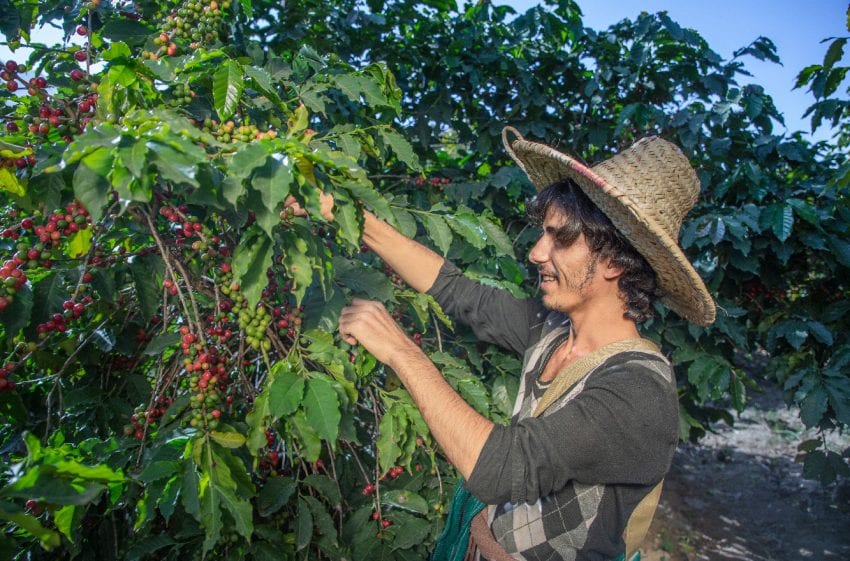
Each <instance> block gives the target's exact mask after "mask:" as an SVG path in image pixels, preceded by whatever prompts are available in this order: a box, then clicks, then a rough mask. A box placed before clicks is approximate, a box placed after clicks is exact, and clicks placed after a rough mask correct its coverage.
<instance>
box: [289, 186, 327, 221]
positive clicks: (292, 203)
mask: <svg viewBox="0 0 850 561" xmlns="http://www.w3.org/2000/svg"><path fill="white" fill-rule="evenodd" d="M319 207H320V210H319V212H321V213H322V218H324V219H325V220H327V221H328V222H332V221H333V219H334V212H333V211H334V197H333V195H331V194H330V193H325V192H324V191H319ZM283 208H284V209H287V208H291V209H292V211H293V213H295V216H307V211H306V210H305V209H304V208H303V207H302V206H301V205H300V204H299V203H298V201H296V200H295V197H293V196H292V195H289V196H288V197H286V200H285V201H284V202H283Z"/></svg>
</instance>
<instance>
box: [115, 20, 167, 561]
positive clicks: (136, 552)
mask: <svg viewBox="0 0 850 561" xmlns="http://www.w3.org/2000/svg"><path fill="white" fill-rule="evenodd" d="M110 21H112V20H110ZM176 543H177V542H175V541H174V540H173V539H172V538H171V537H170V536H169V535H168V534H154V535H150V536H146V537H145V538H142V539H141V540H139V541H137V542H135V543H134V544H133V546H132V547H130V549H129V550H127V556H126V558H127V561H135V560H136V559H145V558H148V557H150V556H151V554H153V553H154V552H155V551H159V550H160V549H162V548H164V547H169V546H173V545H175V544H176ZM158 558H160V559H161V558H162V557H160V556H158Z"/></svg>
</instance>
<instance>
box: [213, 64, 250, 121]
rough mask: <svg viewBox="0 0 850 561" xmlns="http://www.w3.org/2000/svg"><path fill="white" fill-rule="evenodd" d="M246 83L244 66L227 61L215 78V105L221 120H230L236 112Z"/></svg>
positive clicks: (217, 71)
mask: <svg viewBox="0 0 850 561" xmlns="http://www.w3.org/2000/svg"><path fill="white" fill-rule="evenodd" d="M244 87H245V82H244V79H243V77H242V65H241V64H239V63H238V62H236V61H234V60H226V61H225V62H224V63H223V64H222V65H221V67H220V68H219V69H218V70H216V72H215V75H214V76H213V103H214V105H215V110H216V112H217V113H218V117H219V119H220V120H221V121H222V122H223V121H226V120H228V119H229V118H230V117H232V116H233V114H234V113H235V112H236V108H237V106H238V105H239V98H240V97H241V96H242V90H243V89H244Z"/></svg>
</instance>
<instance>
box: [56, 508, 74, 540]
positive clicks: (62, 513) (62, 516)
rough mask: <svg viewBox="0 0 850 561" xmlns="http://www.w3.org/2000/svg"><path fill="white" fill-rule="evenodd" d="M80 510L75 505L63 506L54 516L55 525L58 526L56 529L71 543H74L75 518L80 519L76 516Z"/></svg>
mask: <svg viewBox="0 0 850 561" xmlns="http://www.w3.org/2000/svg"><path fill="white" fill-rule="evenodd" d="M78 508H79V507H76V506H74V505H68V506H63V507H62V508H60V509H59V510H57V511H56V512H55V513H54V514H53V523H54V524H56V529H57V530H59V531H60V532H61V533H62V535H63V536H65V537H66V538H68V541H69V542H71V543H74V528H75V527H76V524H75V522H76V521H75V518H80V517H79V516H75V515H76V514H77V512H78V510H77V509H78Z"/></svg>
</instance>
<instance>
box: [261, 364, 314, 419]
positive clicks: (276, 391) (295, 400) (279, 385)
mask: <svg viewBox="0 0 850 561" xmlns="http://www.w3.org/2000/svg"><path fill="white" fill-rule="evenodd" d="M270 377H271V382H270V384H269V389H268V391H269V413H270V414H271V415H273V416H274V417H276V418H278V419H281V418H284V417H286V416H287V415H289V414H290V413H292V412H293V411H295V410H296V409H297V408H298V406H299V405H300V404H301V401H302V400H303V397H304V385H305V384H304V378H302V377H301V376H299V375H298V374H296V373H295V372H294V371H293V370H292V367H291V365H290V364H289V363H288V362H283V361H281V362H278V363H277V364H275V365H274V367H273V368H272V374H271V376H270Z"/></svg>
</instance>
